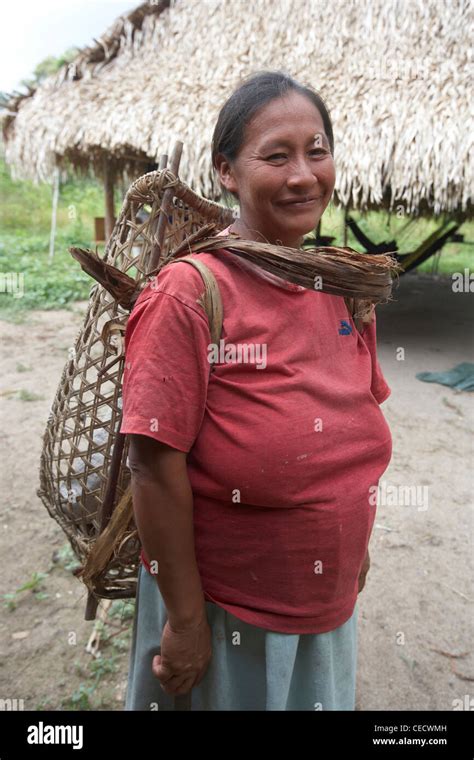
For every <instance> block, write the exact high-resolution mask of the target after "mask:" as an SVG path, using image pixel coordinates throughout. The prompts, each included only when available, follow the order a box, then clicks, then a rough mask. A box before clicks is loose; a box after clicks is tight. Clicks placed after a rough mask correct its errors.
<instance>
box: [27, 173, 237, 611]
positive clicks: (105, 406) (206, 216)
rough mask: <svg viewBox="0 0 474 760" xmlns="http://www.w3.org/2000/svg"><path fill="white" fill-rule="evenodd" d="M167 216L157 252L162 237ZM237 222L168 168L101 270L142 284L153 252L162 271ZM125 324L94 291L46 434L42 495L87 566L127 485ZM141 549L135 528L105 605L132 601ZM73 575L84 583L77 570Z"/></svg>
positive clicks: (143, 188)
mask: <svg viewBox="0 0 474 760" xmlns="http://www.w3.org/2000/svg"><path fill="white" fill-rule="evenodd" d="M165 193H168V197H167V198H166V196H165ZM163 208H164V211H165V213H163ZM140 211H142V213H143V212H147V213H148V217H147V218H146V220H144V221H143V222H139V221H138V219H137V216H139V212H140ZM164 217H166V219H165V221H166V224H165V225H162V228H163V229H164V234H163V235H162V244H161V245H159V243H158V244H157V239H158V238H157V233H158V232H159V227H160V219H163V218H164ZM233 218H234V217H233V213H232V211H231V210H229V209H228V208H226V207H224V206H221V205H219V204H217V203H214V202H213V201H209V200H206V199H204V198H202V197H200V196H199V195H197V194H196V193H194V192H193V191H192V190H191V189H190V188H189V187H188V186H187V185H186V184H185V183H183V182H181V181H179V180H178V179H177V178H176V177H175V175H173V173H172V172H171V171H170V170H168V169H164V170H161V171H156V172H151V173H149V174H146V175H144V176H142V177H140V178H139V179H138V180H136V181H135V182H134V183H133V184H132V185H131V187H130V188H129V190H128V192H127V195H126V197H125V200H124V203H123V207H122V210H121V213H120V216H119V218H118V220H117V222H116V225H115V228H114V231H113V234H112V236H111V238H110V241H109V243H108V245H107V248H106V251H105V254H104V257H103V262H106V263H108V264H110V265H113V267H116V268H117V269H118V270H120V272H127V274H128V276H129V277H132V278H133V280H135V282H140V281H142V282H143V285H144V284H146V279H144V278H145V275H146V274H147V273H148V271H149V270H150V264H151V262H152V259H153V258H154V259H155V261H156V258H157V256H156V253H157V245H158V247H159V249H160V250H159V251H158V252H159V253H160V254H161V256H160V266H164V265H165V264H166V263H167V261H168V259H169V256H170V253H171V252H172V251H173V250H175V249H176V248H178V246H179V245H180V244H181V243H182V242H183V241H184V240H185V239H187V238H189V237H190V236H191V235H193V233H195V232H197V231H198V230H201V229H202V228H203V227H204V226H205V225H206V224H208V223H209V222H213V223H214V224H215V225H216V227H215V228H216V230H222V229H223V228H224V227H226V226H228V225H229V224H230V223H231V222H232V221H233ZM91 274H92V272H91ZM98 279H99V278H98ZM118 285H119V286H120V283H118ZM123 290H124V291H126V287H125V288H123ZM127 295H129V294H127ZM121 301H122V304H123V303H124V302H126V301H127V299H126V298H123V299H121ZM132 305H133V299H132V301H130V300H129V301H128V307H130V306H132ZM128 316H129V308H124V306H123V305H121V303H120V301H119V300H117V298H114V297H113V296H112V295H111V293H110V292H109V291H108V290H107V289H106V288H105V287H104V286H103V285H100V284H96V285H94V286H93V288H92V290H91V293H90V298H89V304H88V309H87V313H86V317H85V320H84V324H83V326H82V328H81V330H80V331H79V334H78V336H77V339H76V342H75V345H74V347H73V348H71V349H70V352H69V359H68V361H67V363H66V365H65V367H64V370H63V372H62V376H61V379H60V382H59V386H58V388H57V391H56V395H55V398H54V401H53V403H52V406H51V411H50V415H49V418H48V421H47V425H46V430H45V433H44V436H43V450H42V454H41V461H40V487H39V489H38V491H37V493H38V496H40V498H41V500H42V502H43V503H44V505H45V507H46V508H47V510H48V512H49V514H50V515H51V517H53V518H54V519H55V520H56V521H57V522H58V523H59V525H60V526H61V527H62V529H63V530H64V532H65V533H66V535H67V537H68V539H69V541H70V543H71V546H72V548H73V550H74V553H75V554H76V556H77V558H78V559H79V561H80V562H81V563H82V566H84V565H85V564H86V562H87V559H88V557H89V554H90V551H91V548H92V547H93V546H94V544H95V541H96V539H97V537H98V535H99V534H100V533H102V531H103V530H104V528H105V527H106V526H107V524H108V523H109V520H110V517H111V515H112V512H113V510H114V505H116V504H118V503H120V500H121V499H122V497H123V496H124V495H125V494H126V491H127V487H128V486H129V482H130V473H129V470H128V467H127V466H126V461H127V456H128V441H127V438H126V436H123V435H122V434H120V433H119V432H118V431H119V429H120V425H121V404H122V401H121V387H122V375H123V365H124V361H123V359H124V354H123V338H124V331H125V326H126V321H127V318H128ZM112 491H113V493H112ZM139 550H140V542H139V539H138V536H137V533H136V530H135V528H134V526H133V525H130V530H129V531H128V532H127V534H126V536H125V538H124V540H123V541H122V542H121V545H120V547H119V549H118V551H117V552H116V553H115V555H114V556H113V557H112V558H111V561H110V562H109V564H108V567H107V571H106V572H105V573H104V575H103V576H102V577H101V578H98V579H95V582H94V584H93V588H91V586H89V590H90V591H91V592H92V591H93V593H94V594H95V596H96V597H102V598H107V599H117V598H130V597H134V596H135V592H136V583H137V573H138V562H139ZM76 574H78V575H80V574H81V569H79V572H78V573H76ZM94 614H95V613H94V612H92V615H91V617H94ZM86 616H87V615H86Z"/></svg>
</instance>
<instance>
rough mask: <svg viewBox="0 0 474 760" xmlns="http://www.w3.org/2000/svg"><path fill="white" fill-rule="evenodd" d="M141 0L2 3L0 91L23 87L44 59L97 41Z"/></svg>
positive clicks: (32, 0) (8, 1)
mask: <svg viewBox="0 0 474 760" xmlns="http://www.w3.org/2000/svg"><path fill="white" fill-rule="evenodd" d="M139 4H140V0H22V2H21V4H19V5H17V4H16V3H13V2H12V1H11V0H6V2H3V3H2V8H1V11H0V20H1V26H2V29H3V34H2V39H1V44H0V91H3V92H12V90H20V89H22V88H20V82H21V80H22V79H29V78H30V77H31V75H32V73H33V70H34V69H35V67H36V66H37V64H38V63H40V61H42V60H43V59H44V58H47V57H48V56H49V55H53V56H58V55H60V54H61V53H63V52H64V51H65V50H67V49H68V48H70V47H74V46H77V47H85V46H88V45H90V44H91V43H93V40H94V37H95V38H97V37H99V36H100V35H101V34H103V33H104V31H105V30H106V29H107V28H108V27H109V26H110V25H111V24H113V22H114V21H115V19H116V18H117V16H120V15H121V14H123V13H125V12H126V11H130V10H133V9H134V8H135V7H136V6H137V5H139Z"/></svg>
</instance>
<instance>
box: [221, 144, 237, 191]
mask: <svg viewBox="0 0 474 760" xmlns="http://www.w3.org/2000/svg"><path fill="white" fill-rule="evenodd" d="M216 168H217V173H218V175H219V179H220V181H221V184H222V185H223V186H224V187H225V189H226V190H227V191H228V192H229V193H232V194H233V195H235V196H236V197H237V189H238V188H237V182H236V181H235V176H234V171H233V168H232V165H231V163H230V162H229V161H227V160H226V158H224V156H223V155H222V153H218V154H217V156H216Z"/></svg>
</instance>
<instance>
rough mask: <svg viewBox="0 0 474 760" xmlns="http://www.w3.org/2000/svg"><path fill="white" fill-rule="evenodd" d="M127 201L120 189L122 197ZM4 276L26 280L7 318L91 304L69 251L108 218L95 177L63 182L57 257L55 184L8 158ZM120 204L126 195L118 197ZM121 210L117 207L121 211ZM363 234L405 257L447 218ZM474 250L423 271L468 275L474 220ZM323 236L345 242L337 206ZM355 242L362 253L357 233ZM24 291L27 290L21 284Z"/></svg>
mask: <svg viewBox="0 0 474 760" xmlns="http://www.w3.org/2000/svg"><path fill="white" fill-rule="evenodd" d="M117 196H120V192H117ZM0 198H1V200H2V202H1V208H0V276H1V274H4V275H6V274H9V273H13V274H14V275H15V276H18V275H22V278H21V279H22V283H23V285H22V288H21V290H22V296H21V297H19V295H18V294H17V295H16V296H15V295H14V292H15V289H14V288H10V292H5V291H7V290H8V287H7V285H6V280H4V279H1V282H0V284H1V286H2V287H1V289H0V318H1V319H4V320H10V321H23V320H24V319H25V318H26V317H27V315H28V311H29V310H30V309H57V308H70V305H71V304H72V303H73V302H74V301H78V300H87V298H88V297H89V292H90V289H91V287H92V286H93V285H94V283H95V281H94V280H92V278H90V277H89V276H88V275H86V274H85V273H84V272H83V271H82V270H81V268H80V266H79V264H78V263H77V262H76V261H74V259H73V258H72V257H71V255H70V253H69V252H68V247H69V246H72V245H75V246H79V247H86V248H95V243H94V217H96V216H103V213H104V210H103V191H102V187H101V185H100V183H99V182H97V181H96V180H95V179H94V178H86V177H84V178H79V177H75V178H72V179H70V180H69V181H68V182H66V183H64V184H62V185H61V188H60V195H59V204H58V213H57V231H56V241H55V254H54V257H53V259H52V260H50V258H49V235H50V225H51V203H52V189H51V187H50V186H49V185H45V184H43V185H35V184H34V183H32V182H25V181H14V180H12V179H11V177H10V173H9V170H8V168H7V167H6V165H5V162H4V161H3V160H0ZM117 204H118V207H120V204H121V197H118V198H117ZM118 210H119V209H118V208H117V211H118ZM354 217H355V218H356V220H357V222H358V224H359V226H360V227H361V229H362V230H363V231H364V232H365V233H366V234H367V235H368V236H369V237H370V238H371V239H372V240H374V241H376V242H381V241H389V240H393V239H396V240H397V242H398V243H399V246H400V248H401V249H402V250H403V251H404V252H409V251H411V250H413V249H414V248H415V247H416V246H417V245H419V243H420V242H422V241H423V240H424V239H426V238H427V237H428V235H429V234H430V233H431V232H432V231H433V230H435V229H436V228H437V227H438V226H439V224H440V221H439V220H424V219H419V220H413V221H412V223H411V224H410V225H409V226H408V227H407V228H406V229H405V230H404V232H402V233H401V236H400V231H401V230H402V229H403V228H405V226H406V225H407V222H408V221H409V219H407V218H406V217H405V218H404V217H402V218H398V217H397V215H396V214H394V215H392V216H391V217H390V218H389V217H388V216H387V214H385V213H382V212H370V213H368V214H366V215H360V214H354ZM460 232H461V233H462V234H464V236H465V240H466V241H469V242H470V245H463V244H461V243H449V244H448V245H446V246H445V248H444V249H443V251H442V254H441V256H440V257H439V259H438V260H436V258H434V259H431V260H429V261H428V262H426V263H424V264H422V265H421V267H420V270H421V271H426V272H431V271H433V266H434V265H435V267H436V270H437V271H438V272H440V273H443V274H448V275H449V274H451V273H452V272H463V271H464V268H465V267H468V266H469V262H470V261H472V253H473V251H474V223H473V222H467V223H465V224H464V225H463V227H462V228H461V229H460ZM322 234H324V235H332V236H334V238H335V240H334V241H333V243H334V244H335V245H341V244H342V242H343V223H342V212H341V210H340V209H337V208H334V207H332V206H330V207H329V208H328V209H327V211H326V213H325V214H324V216H323V220H322ZM347 242H348V245H349V246H351V247H353V248H354V249H356V250H362V249H361V247H360V245H359V244H358V243H357V242H356V240H355V238H354V237H353V235H352V233H351V232H350V231H349V234H348V241H347ZM16 290H17V291H18V293H19V292H20V288H19V285H17V287H16Z"/></svg>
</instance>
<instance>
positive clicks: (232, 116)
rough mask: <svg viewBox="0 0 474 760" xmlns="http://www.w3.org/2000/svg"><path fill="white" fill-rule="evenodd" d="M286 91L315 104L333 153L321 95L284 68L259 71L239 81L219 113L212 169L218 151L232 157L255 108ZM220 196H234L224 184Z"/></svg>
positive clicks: (213, 140)
mask: <svg viewBox="0 0 474 760" xmlns="http://www.w3.org/2000/svg"><path fill="white" fill-rule="evenodd" d="M290 91H294V92H298V93H300V94H301V95H304V96H305V97H307V98H308V100H310V101H311V102H312V103H313V104H314V105H315V106H316V108H317V109H318V111H319V113H320V114H321V118H322V120H323V124H324V130H325V132H326V135H327V138H328V141H329V147H330V148H331V153H332V154H333V155H334V135H333V131H332V121H331V117H330V115H329V110H328V108H327V106H326V104H325V102H324V100H323V99H322V97H321V95H319V94H318V93H317V92H316V90H314V89H313V88H312V87H310V86H307V85H303V84H300V83H299V82H297V81H296V80H295V79H293V77H291V76H290V75H289V74H286V73H285V72H284V71H259V72H257V73H256V74H251V75H250V76H249V77H246V78H245V79H243V80H242V81H241V83H240V84H239V85H238V87H237V89H235V90H234V92H233V93H232V95H231V96H230V97H229V98H228V99H227V101H226V102H225V103H224V105H223V106H222V108H221V110H220V112H219V116H218V118H217V123H216V126H215V127H214V134H213V136H212V165H213V167H214V169H217V166H216V156H217V154H218V153H222V154H223V155H224V156H225V158H226V160H227V161H233V160H235V158H236V157H237V155H238V153H239V151H240V148H241V147H242V143H243V141H244V131H245V127H246V125H247V124H248V123H249V122H250V120H251V119H252V117H253V116H255V114H256V113H257V111H259V110H260V108H262V107H263V106H264V105H266V104H267V103H269V102H270V101H271V100H273V99H274V98H281V97H283V96H284V95H286V94H287V93H288V92H290ZM221 187H222V186H221ZM222 195H223V196H224V198H225V199H226V200H231V199H232V198H236V197H237V196H236V195H235V194H234V193H232V192H229V191H228V190H227V189H226V188H225V187H222Z"/></svg>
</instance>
